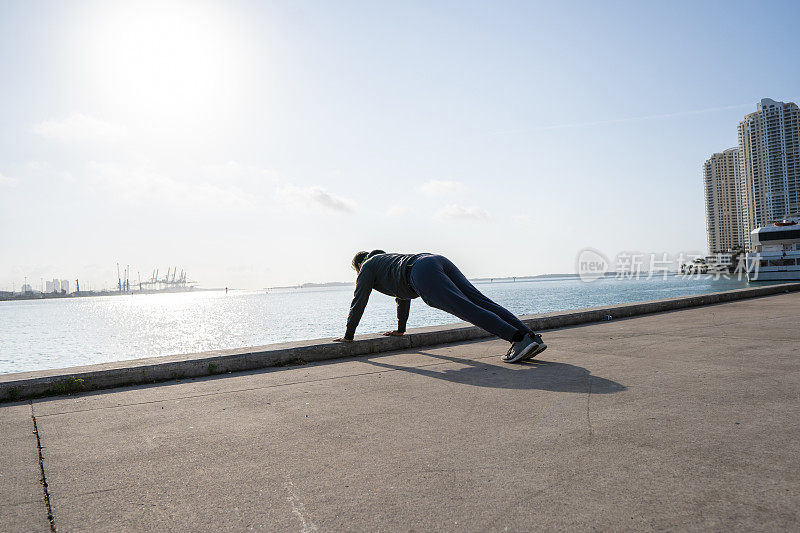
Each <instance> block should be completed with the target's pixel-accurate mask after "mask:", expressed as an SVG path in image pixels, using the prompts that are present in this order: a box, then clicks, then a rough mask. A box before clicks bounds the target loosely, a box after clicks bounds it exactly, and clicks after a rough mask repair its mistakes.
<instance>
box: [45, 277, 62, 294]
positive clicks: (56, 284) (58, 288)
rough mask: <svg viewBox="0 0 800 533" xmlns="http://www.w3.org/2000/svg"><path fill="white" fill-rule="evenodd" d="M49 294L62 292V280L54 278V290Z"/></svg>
mask: <svg viewBox="0 0 800 533" xmlns="http://www.w3.org/2000/svg"><path fill="white" fill-rule="evenodd" d="M47 292H61V280H58V279H56V278H53V283H52V290H51V291H50V290H49V291H47Z"/></svg>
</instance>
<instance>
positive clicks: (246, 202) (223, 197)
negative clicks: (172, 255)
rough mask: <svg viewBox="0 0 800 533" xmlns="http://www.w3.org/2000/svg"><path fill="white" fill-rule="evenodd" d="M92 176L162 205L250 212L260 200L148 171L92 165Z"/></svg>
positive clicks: (108, 186)
mask: <svg viewBox="0 0 800 533" xmlns="http://www.w3.org/2000/svg"><path fill="white" fill-rule="evenodd" d="M88 171H89V177H90V178H91V179H92V180H93V181H94V182H95V183H97V184H98V185H100V186H101V187H103V188H106V189H108V190H109V191H110V192H112V193H114V194H117V195H119V197H120V198H124V199H128V200H131V201H134V202H148V203H149V202H158V203H162V204H166V205H170V206H175V207H189V208H197V209H223V210H224V209H237V210H238V209H248V208H252V207H254V206H255V204H256V200H257V198H255V197H254V196H253V195H251V194H247V193H246V192H245V191H243V190H242V189H240V188H239V187H236V186H222V185H219V184H215V183H209V182H207V181H182V180H177V179H175V178H172V177H170V176H168V175H165V174H163V173H160V172H156V171H152V170H148V169H122V168H119V167H117V166H114V165H109V164H103V163H97V162H90V163H89V165H88Z"/></svg>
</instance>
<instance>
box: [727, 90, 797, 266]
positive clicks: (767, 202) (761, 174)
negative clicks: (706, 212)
mask: <svg viewBox="0 0 800 533" xmlns="http://www.w3.org/2000/svg"><path fill="white" fill-rule="evenodd" d="M799 141H800V109H798V107H797V104H795V103H794V102H788V103H786V102H776V101H775V100H770V99H769V98H764V99H763V100H761V103H759V104H758V110H757V111H756V112H755V113H750V114H749V115H746V116H745V117H744V120H743V121H742V122H740V123H739V157H740V173H741V180H742V181H741V193H742V199H741V206H742V232H743V235H744V243H745V245H746V247H747V248H748V249H751V250H752V244H751V243H750V232H751V231H752V230H753V229H755V228H758V227H761V226H764V225H766V224H769V223H770V222H773V221H777V220H780V219H782V218H784V217H786V216H789V215H793V214H797V213H800V145H798V142H799Z"/></svg>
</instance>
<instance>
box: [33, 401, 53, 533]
mask: <svg viewBox="0 0 800 533" xmlns="http://www.w3.org/2000/svg"><path fill="white" fill-rule="evenodd" d="M29 403H30V406H31V420H33V433H34V434H35V435H36V447H37V448H38V449H39V471H40V472H41V474H42V478H41V480H40V481H41V483H42V492H43V493H44V507H45V510H46V511H47V521H48V522H50V531H52V532H53V533H55V531H56V519H55V517H54V516H53V508H52V506H51V505H50V491H49V489H48V487H47V476H46V475H45V473H44V457H43V456H42V439H41V437H40V436H39V425H38V424H37V423H36V414H35V413H34V412H33V402H29Z"/></svg>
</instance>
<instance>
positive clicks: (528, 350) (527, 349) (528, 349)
mask: <svg viewBox="0 0 800 533" xmlns="http://www.w3.org/2000/svg"><path fill="white" fill-rule="evenodd" d="M541 346H542V345H541V344H537V343H534V342H532V343H530V344H529V345H528V346H526V347H525V349H524V350H522V352H520V354H519V355H518V356H517V357H516V358H514V359H503V361H504V362H506V363H519V362H520V361H524V360H525V359H526V357H525V356H526V355H528V354H529V353H531V352H533V351H535V350H536V348H539V347H541ZM545 348H547V345H545ZM543 349H544V348H543ZM541 351H542V350H539V351H538V352H536V353H539V352H541ZM528 357H533V356H532V355H530V356H528ZM501 359H502V358H501Z"/></svg>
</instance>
